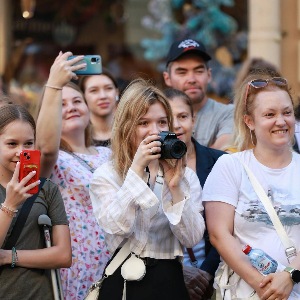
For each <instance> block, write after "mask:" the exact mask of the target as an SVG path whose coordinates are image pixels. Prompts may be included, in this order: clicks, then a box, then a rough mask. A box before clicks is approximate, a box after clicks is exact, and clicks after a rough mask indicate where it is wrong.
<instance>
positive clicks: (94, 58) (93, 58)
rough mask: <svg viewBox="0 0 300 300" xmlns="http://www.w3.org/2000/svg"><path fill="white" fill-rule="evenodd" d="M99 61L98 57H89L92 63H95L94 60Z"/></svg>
mask: <svg viewBox="0 0 300 300" xmlns="http://www.w3.org/2000/svg"><path fill="white" fill-rule="evenodd" d="M98 61H99V58H98V57H92V59H91V62H92V63H96V62H98Z"/></svg>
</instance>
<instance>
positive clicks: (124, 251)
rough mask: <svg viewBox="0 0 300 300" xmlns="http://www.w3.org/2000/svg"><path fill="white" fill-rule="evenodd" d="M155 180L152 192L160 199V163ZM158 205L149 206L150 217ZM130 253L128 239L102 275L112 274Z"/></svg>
mask: <svg viewBox="0 0 300 300" xmlns="http://www.w3.org/2000/svg"><path fill="white" fill-rule="evenodd" d="M155 180H156V181H155V185H154V190H153V192H154V194H155V195H156V197H157V198H158V200H160V199H161V189H162V186H163V184H164V173H163V169H162V167H161V166H160V165H159V170H158V174H157V177H156V179H155ZM158 205H159V203H158V204H156V205H154V206H153V207H151V208H150V209H151V210H150V219H151V218H152V217H153V216H154V215H155V213H156V211H157V208H158ZM152 208H153V209H152ZM130 253H131V251H130V239H128V241H127V242H126V243H125V244H124V245H123V246H122V248H121V249H120V251H119V252H118V253H117V254H116V256H115V257H114V259H113V260H112V261H111V262H110V263H109V265H108V266H107V267H106V269H105V274H104V276H105V277H107V276H110V275H112V274H113V273H114V272H115V271H116V270H117V269H118V267H119V266H120V265H121V264H122V263H123V261H124V260H125V259H126V258H127V256H128V255H129V254H130Z"/></svg>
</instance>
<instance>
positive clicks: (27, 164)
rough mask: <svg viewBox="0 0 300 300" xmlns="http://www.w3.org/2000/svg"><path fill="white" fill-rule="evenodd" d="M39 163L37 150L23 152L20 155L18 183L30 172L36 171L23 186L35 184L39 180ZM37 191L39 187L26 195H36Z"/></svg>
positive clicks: (39, 157)
mask: <svg viewBox="0 0 300 300" xmlns="http://www.w3.org/2000/svg"><path fill="white" fill-rule="evenodd" d="M40 161H41V152H40V151H39V150H23V151H22V152H21V153H20V173H19V181H21V180H22V179H23V178H24V177H26V176H27V175H28V174H29V173H30V172H32V171H36V173H35V175H34V176H33V177H32V178H31V179H30V180H29V181H28V182H27V183H26V184H25V186H27V185H29V184H31V183H33V182H36V181H38V180H39V178H40ZM38 191H39V186H38V185H37V186H35V187H34V188H33V189H31V190H29V191H28V192H27V193H29V194H36V193H37V192H38Z"/></svg>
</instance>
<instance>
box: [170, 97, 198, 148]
mask: <svg viewBox="0 0 300 300" xmlns="http://www.w3.org/2000/svg"><path fill="white" fill-rule="evenodd" d="M169 103H170V105H171V108H172V113H173V120H174V123H173V124H174V130H175V133H176V135H177V137H178V138H179V139H180V140H182V141H183V142H184V143H186V144H189V142H190V141H191V138H192V134H193V130H194V126H195V118H194V117H192V112H191V109H190V107H189V105H188V104H187V103H186V101H185V100H184V99H182V98H181V97H174V98H173V99H172V100H170V101H169Z"/></svg>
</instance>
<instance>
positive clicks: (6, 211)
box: [0, 204, 18, 218]
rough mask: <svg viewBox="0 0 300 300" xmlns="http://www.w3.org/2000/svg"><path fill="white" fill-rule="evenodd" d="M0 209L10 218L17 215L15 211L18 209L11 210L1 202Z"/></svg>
mask: <svg viewBox="0 0 300 300" xmlns="http://www.w3.org/2000/svg"><path fill="white" fill-rule="evenodd" d="M0 210H2V211H3V212H5V213H6V214H7V215H9V216H10V217H12V218H14V217H15V216H16V215H17V212H18V210H12V209H10V208H8V207H6V206H5V205H3V204H1V207H0Z"/></svg>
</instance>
